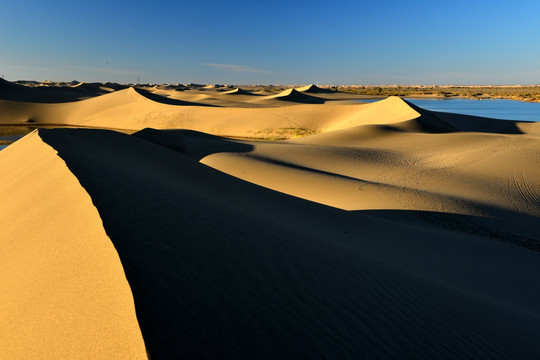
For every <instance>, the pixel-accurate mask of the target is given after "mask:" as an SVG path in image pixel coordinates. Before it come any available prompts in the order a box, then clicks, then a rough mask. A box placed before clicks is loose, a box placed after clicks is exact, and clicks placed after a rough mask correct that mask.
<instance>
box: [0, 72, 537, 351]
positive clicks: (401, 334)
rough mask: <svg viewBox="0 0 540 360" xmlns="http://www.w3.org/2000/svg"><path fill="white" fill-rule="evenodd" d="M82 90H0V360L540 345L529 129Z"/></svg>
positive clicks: (390, 103) (307, 90) (188, 91)
mask: <svg viewBox="0 0 540 360" xmlns="http://www.w3.org/2000/svg"><path fill="white" fill-rule="evenodd" d="M81 86H84V85H81V84H75V83H74V84H69V85H66V84H63V85H62V86H57V88H59V89H54V90H52V92H50V91H49V90H45V89H39V90H38V87H37V86H36V87H27V88H25V87H23V86H22V85H20V84H13V83H7V82H3V83H1V84H0V124H2V125H5V126H7V125H9V126H20V127H32V126H33V127H37V129H36V130H34V131H33V132H31V133H30V134H28V135H27V136H25V137H24V138H22V139H21V140H19V141H17V142H15V143H13V144H12V145H10V146H9V147H7V148H6V149H4V150H2V151H0V169H1V172H2V173H1V176H0V199H2V203H1V205H0V219H1V224H2V231H1V232H0V248H1V249H2V251H1V252H0V256H1V257H2V258H1V259H0V275H1V277H2V279H3V280H2V282H1V285H0V287H1V288H0V319H1V322H0V323H1V324H2V326H1V327H0V349H2V351H1V354H0V358H6V359H33V358H36V359H38V358H39V359H46V358H51V359H60V358H78V359H83V358H88V359H97V358H103V359H110V358H119V359H120V358H125V359H134V358H147V357H150V358H152V359H176V358H188V359H201V358H221V359H228V358H242V359H244V358H245V359H252V358H261V359H275V358H291V359H293V358H294V359H298V358H305V359H312V358H336V359H362V358H365V359H403V358H412V359H537V358H538V357H539V356H540V342H538V338H540V308H539V307H538V301H539V300H540V282H539V281H538V274H539V273H540V254H539V252H540V226H538V225H539V224H540V221H539V220H540V127H539V125H540V123H526V122H519V121H505V120H494V119H487V118H479V117H473V116H465V115H456V114H447V113H440V112H432V111H427V110H425V109H421V108H418V107H416V106H414V105H412V104H410V103H408V102H406V101H404V100H402V99H400V98H397V97H390V98H387V99H384V100H381V101H378V102H374V103H362V102H358V101H357V102H354V101H351V100H352V98H351V96H350V94H347V95H344V94H340V93H336V92H331V91H329V90H326V89H321V88H318V87H316V86H313V85H310V86H305V87H298V88H296V89H289V90H285V91H283V92H281V93H269V92H264V91H252V90H249V89H243V88H232V87H218V86H208V87H204V86H194V85H191V86H179V85H178V86H169V87H164V86H145V87H137V88H134V87H126V88H122V87H118V86H115V85H114V84H109V85H108V86H106V85H105V84H101V85H100V84H97V85H96V84H92V85H91V86H89V85H86V88H87V89H86V90H85V91H84V96H83V95H82V92H81V91H82V90H81ZM14 89H15V90H14ZM88 89H90V90H88ZM51 94H56V95H51ZM59 94H60V95H61V96H62V97H63V98H62V99H63V102H59V101H56V100H58V99H60V95H59ZM55 96H56V97H55ZM539 120H540V119H539ZM58 126H63V127H71V128H56V129H49V128H46V127H58Z"/></svg>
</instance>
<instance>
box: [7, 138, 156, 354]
mask: <svg viewBox="0 0 540 360" xmlns="http://www.w3.org/2000/svg"><path fill="white" fill-rule="evenodd" d="M0 167H1V168H2V169H3V170H4V171H5V170H7V169H9V171H7V172H4V173H3V174H2V176H1V177H0V196H1V197H2V206H1V207H0V217H1V218H2V232H1V235H0V248H1V249H2V251H1V255H0V256H1V260H0V263H1V264H2V265H0V276H1V277H2V279H3V280H2V282H0V304H2V306H1V307H0V318H1V319H2V324H4V325H3V326H1V327H0V348H1V349H2V350H1V353H2V356H1V357H2V358H6V359H7V358H11V359H23V358H24V359H37V358H41V359H44V358H50V359H52V358H56V359H67V358H72V359H75V358H102V359H103V358H118V357H122V358H126V359H127V358H133V359H144V358H146V351H145V346H144V342H143V339H142V336H141V333H140V329H139V326H138V322H137V318H136V316H135V308H134V304H133V297H132V294H131V291H130V287H129V284H128V283H127V281H126V278H125V275H124V271H123V268H122V265H121V263H120V259H119V258H118V254H117V252H116V250H115V249H114V246H113V245H112V243H111V241H110V239H109V238H108V237H107V234H106V233H105V231H104V229H103V225H102V222H101V218H100V215H99V214H98V211H97V210H96V208H95V207H94V205H93V204H92V201H91V199H90V197H89V196H88V194H87V193H86V192H85V191H84V189H83V188H82V187H81V185H80V184H79V182H78V180H77V178H76V177H75V176H73V174H72V173H71V172H70V171H69V169H68V168H67V167H66V165H65V163H64V162H63V161H62V159H60V158H59V157H58V155H57V153H56V151H55V150H54V149H52V148H51V147H50V146H49V145H47V144H45V143H44V142H43V141H42V140H41V138H40V136H39V135H38V133H37V132H34V133H32V134H30V135H27V136H26V137H25V138H24V139H22V140H20V141H18V142H17V143H16V144H13V145H11V146H10V147H9V148H7V149H5V150H2V151H1V152H0ZM8 324H9V326H8Z"/></svg>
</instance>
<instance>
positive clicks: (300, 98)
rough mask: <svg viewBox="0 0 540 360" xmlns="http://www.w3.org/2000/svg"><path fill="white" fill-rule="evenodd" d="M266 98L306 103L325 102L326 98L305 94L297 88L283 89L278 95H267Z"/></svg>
mask: <svg viewBox="0 0 540 360" xmlns="http://www.w3.org/2000/svg"><path fill="white" fill-rule="evenodd" d="M266 99H273V100H282V101H290V102H296V103H304V104H323V103H324V99H321V98H318V97H315V96H310V95H306V94H303V93H301V92H300V91H298V90H295V89H293V88H291V89H287V90H285V91H282V92H280V93H279V94H277V95H271V96H268V97H266Z"/></svg>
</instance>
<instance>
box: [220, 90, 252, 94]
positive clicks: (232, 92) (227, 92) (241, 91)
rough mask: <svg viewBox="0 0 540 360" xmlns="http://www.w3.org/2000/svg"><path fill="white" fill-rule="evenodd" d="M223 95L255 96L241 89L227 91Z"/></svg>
mask: <svg viewBox="0 0 540 360" xmlns="http://www.w3.org/2000/svg"><path fill="white" fill-rule="evenodd" d="M221 94H223V95H225V94H227V95H253V93H252V92H251V91H247V90H244V89H240V88H236V89H233V90H229V91H225V92H222V93H221Z"/></svg>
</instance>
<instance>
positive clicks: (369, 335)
mask: <svg viewBox="0 0 540 360" xmlns="http://www.w3.org/2000/svg"><path fill="white" fill-rule="evenodd" d="M39 134H40V137H41V138H42V139H43V140H44V141H45V142H46V143H47V144H49V145H50V146H52V147H53V148H54V149H55V150H57V151H58V153H59V156H60V157H61V158H62V159H64V160H65V161H66V164H67V166H68V167H69V169H70V171H71V172H73V174H74V175H76V176H77V178H78V179H79V181H80V182H81V185H82V186H83V187H84V188H85V190H86V191H87V192H88V193H89V194H90V196H91V197H92V201H93V203H94V204H95V206H96V207H97V209H98V211H99V214H100V216H101V219H102V221H103V225H104V227H105V230H106V231H107V234H108V235H109V237H110V239H111V240H112V242H113V243H114V245H115V248H116V249H117V251H118V254H119V256H120V258H121V260H122V264H123V266H124V271H125V273H126V276H127V278H128V281H129V284H130V286H131V289H132V291H133V296H134V299H135V305H136V308H137V316H138V320H139V324H140V326H141V331H142V333H143V336H144V339H145V342H146V345H147V348H148V351H149V353H150V355H151V356H152V357H153V358H176V356H177V354H182V356H183V357H186V358H211V357H221V358H230V357H241V358H248V357H251V356H252V354H254V353H257V354H259V357H261V358H275V357H276V356H279V357H290V358H298V357H306V358H313V357H321V356H323V357H324V356H326V357H336V356H337V357H340V358H356V357H369V358H400V357H402V356H403V355H404V354H414V357H415V358H429V359H432V358H452V357H454V358H471V359H473V358H474V359H478V358H490V359H491V358H501V359H502V358H505V359H508V358H520V359H524V358H534V357H535V356H536V354H537V353H538V351H540V348H539V347H538V343H537V342H536V341H535V339H536V338H537V336H538V334H540V332H539V331H540V313H539V312H538V308H537V302H536V301H537V299H538V297H539V296H540V285H538V282H537V281H536V276H535V274H536V273H537V272H538V270H540V269H539V268H540V263H539V262H538V255H537V253H535V252H532V251H530V250H528V249H526V248H524V247H516V246H513V245H510V244H506V243H502V242H498V241H494V240H493V239H490V238H488V237H483V236H472V235H469V234H466V233H460V232H455V231H448V230H441V229H437V228H434V227H430V226H426V225H421V222H410V223H409V224H401V223H400V219H401V220H403V219H406V218H407V216H408V215H406V214H403V215H399V214H396V215H395V216H394V217H393V219H392V221H388V220H381V219H378V218H377V217H373V216H372V215H370V214H363V213H362V212H345V211H343V210H339V209H334V208H329V207H325V206H322V205H318V204H316V203H312V202H306V201H304V200H301V199H297V198H294V197H289V196H286V195H282V194H280V193H276V192H272V191H270V190H267V189H264V188H261V187H257V186H255V185H252V184H250V183H246V182H243V181H241V180H238V179H235V178H233V177H230V176H228V175H226V174H223V173H220V172H217V171H215V170H212V169H210V168H208V167H206V166H205V165H202V164H200V163H198V162H197V158H200V157H201V156H204V153H205V152H206V153H208V152H214V151H227V150H230V147H231V146H233V147H235V151H237V152H238V151H243V152H249V151H251V150H252V148H251V146H249V145H246V144H243V145H242V144H238V143H236V142H234V141H233V142H231V141H230V140H226V139H220V138H215V137H210V138H209V137H208V136H206V135H199V134H197V133H187V134H186V133H182V132H180V133H172V134H171V133H168V135H167V133H165V134H164V135H160V133H159V132H152V131H150V132H146V133H145V132H143V133H141V134H140V136H138V135H132V136H129V135H123V134H118V133H113V132H106V131H98V130H49V131H40V132H39ZM175 137H176V138H177V139H181V141H182V142H183V145H182V146H178V147H177V148H176V150H174V151H173V150H171V149H169V148H168V147H165V146H164V145H169V146H170V145H171V144H173V143H178V141H174V138H175ZM166 138H168V140H167V139H166ZM154 139H158V140H159V139H161V144H156V143H155V142H154V141H153V140H154ZM205 141H210V142H211V144H210V146H207V145H205ZM239 147H242V149H240V148H239ZM96 159H100V160H99V161H96ZM104 179H106V181H104ZM457 259H459V260H457ZM457 264H459V267H456V265H457ZM278 343H279V346H277V345H276V344H278Z"/></svg>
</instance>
